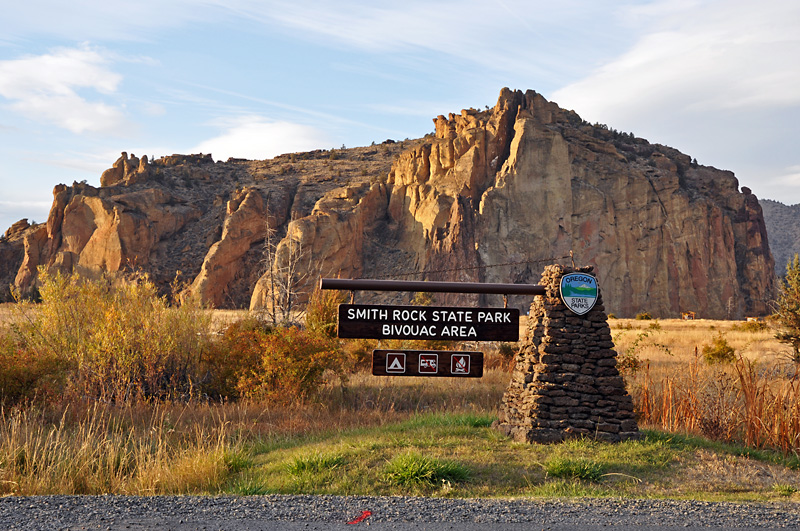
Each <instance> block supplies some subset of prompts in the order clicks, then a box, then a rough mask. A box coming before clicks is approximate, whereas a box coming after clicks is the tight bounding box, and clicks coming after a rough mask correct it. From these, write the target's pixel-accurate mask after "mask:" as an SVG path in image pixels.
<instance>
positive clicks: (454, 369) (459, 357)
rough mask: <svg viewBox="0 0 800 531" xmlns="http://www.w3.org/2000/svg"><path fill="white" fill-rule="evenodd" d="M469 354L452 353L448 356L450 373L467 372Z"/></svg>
mask: <svg viewBox="0 0 800 531" xmlns="http://www.w3.org/2000/svg"><path fill="white" fill-rule="evenodd" d="M469 362H470V355H469V354H453V355H452V356H451V357H450V374H469V365H470V363H469Z"/></svg>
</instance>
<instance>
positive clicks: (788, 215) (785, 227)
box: [761, 199, 800, 277]
mask: <svg viewBox="0 0 800 531" xmlns="http://www.w3.org/2000/svg"><path fill="white" fill-rule="evenodd" d="M761 206H762V208H763V209H764V222H765V223H766V225H767V234H768V235H769V246H770V249H771V250H772V255H773V256H774V257H775V273H776V274H777V275H778V276H780V277H782V276H783V275H785V274H786V265H787V264H788V263H789V262H790V261H791V260H792V259H793V258H794V255H796V254H798V253H800V204H798V205H784V204H783V203H779V202H778V201H771V200H769V199H766V200H761Z"/></svg>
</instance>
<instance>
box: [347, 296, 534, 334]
mask: <svg viewBox="0 0 800 531" xmlns="http://www.w3.org/2000/svg"><path fill="white" fill-rule="evenodd" d="M338 335H339V337H341V338H351V339H353V338H364V339H436V340H451V341H518V340H519V310H518V309H516V308H455V307H442V306H383V305H377V304H340V305H339V327H338Z"/></svg>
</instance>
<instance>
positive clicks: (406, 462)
mask: <svg viewBox="0 0 800 531" xmlns="http://www.w3.org/2000/svg"><path fill="white" fill-rule="evenodd" d="M469 476H470V472H469V469H467V468H466V467H464V466H463V465H460V464H458V463H455V462H452V461H440V460H439V459H435V458H432V457H426V456H424V455H421V454H418V453H412V452H408V453H405V454H401V455H398V456H397V457H395V458H394V459H392V460H391V461H390V462H389V464H388V465H387V466H386V470H385V476H384V477H385V479H386V481H387V482H388V483H391V484H393V485H398V486H403V487H412V486H419V485H428V486H433V485H436V484H438V483H440V482H458V481H465V480H467V479H469Z"/></svg>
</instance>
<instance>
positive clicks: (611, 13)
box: [0, 0, 800, 234]
mask: <svg viewBox="0 0 800 531" xmlns="http://www.w3.org/2000/svg"><path fill="white" fill-rule="evenodd" d="M503 87H510V88H512V89H520V90H527V89H533V90H535V91H536V92H539V93H540V94H542V95H544V97H545V98H547V99H548V100H550V101H555V102H556V103H558V104H559V105H560V106H561V107H563V108H566V109H572V110H574V111H576V112H577V113H578V114H579V115H580V116H581V117H582V118H584V119H585V120H588V121H590V122H592V123H595V122H599V123H604V124H607V125H608V126H609V127H613V128H614V129H617V130H620V131H625V132H632V133H634V134H635V135H637V136H639V137H643V138H646V139H648V140H649V141H650V142H653V143H660V144H666V145H669V146H671V147H674V148H676V149H679V150H680V151H682V152H684V153H686V154H688V155H690V156H692V157H694V158H696V159H697V160H698V162H700V163H701V164H705V165H709V166H714V167H717V168H720V169H726V170H731V171H733V172H734V173H735V174H736V176H737V177H738V179H739V182H740V186H747V187H749V188H751V189H752V190H753V192H754V193H755V194H756V195H757V196H758V197H759V198H768V199H775V200H778V201H781V202H783V203H785V204H796V203H800V149H798V140H800V135H799V134H798V133H800V2H797V1H796V0H791V1H788V0H787V1H781V0H761V1H759V2H753V1H752V0H651V1H644V0H641V1H636V0H630V1H621V0H614V1H612V0H560V1H559V2H553V1H552V0H548V1H540V0H523V1H515V0H443V1H437V0H422V1H420V0H404V1H403V2H398V1H396V0H395V1H392V2H386V1H384V0H372V1H369V2H367V1H363V2H356V1H353V0H337V1H322V0H306V1H303V0H294V1H282V0H274V1H273V0H224V1H222V0H191V1H190V0H137V1H136V2H130V1H127V0H102V1H95V0H72V1H70V2H63V1H54V0H29V1H27V2H14V3H9V5H7V6H6V7H5V8H4V10H3V16H2V17H0V234H1V233H2V232H3V231H4V230H5V228H7V227H9V226H10V225H11V224H12V223H13V222H14V221H16V220H18V219H21V218H28V219H29V220H30V221H38V222H42V221H45V220H46V218H47V213H48V210H49V208H50V205H51V203H52V189H53V187H54V186H55V185H57V184H59V183H67V184H71V183H72V182H73V181H83V180H86V181H88V182H89V183H90V184H93V185H95V186H98V185H99V182H100V175H101V173H102V172H103V170H105V169H106V168H109V167H111V165H112V164H113V162H114V161H115V160H116V159H117V158H118V157H119V156H120V152H122V151H125V152H127V153H128V154H131V153H134V154H136V155H137V156H142V155H148V156H149V157H153V156H155V157H156V158H157V157H160V156H163V155H170V154H173V153H200V152H202V153H211V154H212V155H213V156H214V158H215V159H216V160H226V159H227V158H228V157H243V158H250V159H264V158H271V157H274V156H276V155H280V154H282V153H288V152H295V151H307V150H312V149H330V148H339V147H341V146H343V145H344V146H346V147H355V146H365V145H369V144H370V143H371V142H373V141H374V142H382V141H383V140H386V139H390V138H391V139H395V140H401V139H405V138H418V137H421V136H423V135H425V134H427V133H429V132H432V131H433V122H432V119H433V118H434V117H435V116H437V115H439V114H445V115H446V114H447V113H450V112H455V113H458V112H459V111H460V110H461V109H463V108H469V107H474V108H484V107H485V106H489V107H491V106H493V105H494V104H495V102H496V101H497V97H498V95H499V93H500V89H501V88H503Z"/></svg>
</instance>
